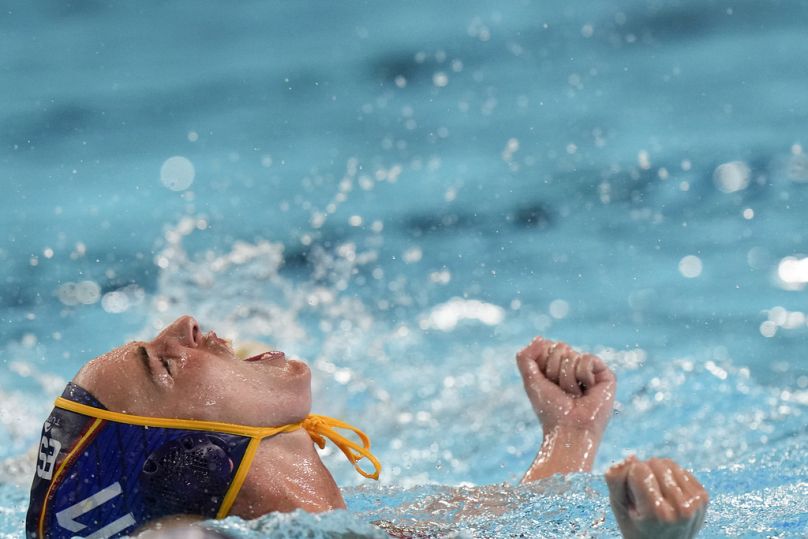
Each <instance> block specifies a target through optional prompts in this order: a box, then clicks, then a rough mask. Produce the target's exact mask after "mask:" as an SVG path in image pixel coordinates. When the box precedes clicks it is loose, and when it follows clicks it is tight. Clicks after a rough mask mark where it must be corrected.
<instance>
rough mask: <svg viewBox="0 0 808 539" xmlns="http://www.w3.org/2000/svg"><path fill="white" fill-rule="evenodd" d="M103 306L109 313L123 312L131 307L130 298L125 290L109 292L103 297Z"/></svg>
mask: <svg viewBox="0 0 808 539" xmlns="http://www.w3.org/2000/svg"><path fill="white" fill-rule="evenodd" d="M101 307H102V308H103V309H104V310H105V311H107V312H108V313H122V312H124V311H126V310H128V309H129V298H128V297H126V294H124V293H123V292H118V291H117V290H116V291H114V292H107V293H106V294H104V297H102V298H101Z"/></svg>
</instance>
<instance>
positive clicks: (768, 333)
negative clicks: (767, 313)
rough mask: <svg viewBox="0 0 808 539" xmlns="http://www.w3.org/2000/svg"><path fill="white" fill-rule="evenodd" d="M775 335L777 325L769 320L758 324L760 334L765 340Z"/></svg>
mask: <svg viewBox="0 0 808 539" xmlns="http://www.w3.org/2000/svg"><path fill="white" fill-rule="evenodd" d="M776 333H777V324H775V323H774V322H772V321H771V320H766V321H764V322H763V323H761V324H760V334H761V335H763V336H764V337H766V338H771V337H774V336H775V334H776Z"/></svg>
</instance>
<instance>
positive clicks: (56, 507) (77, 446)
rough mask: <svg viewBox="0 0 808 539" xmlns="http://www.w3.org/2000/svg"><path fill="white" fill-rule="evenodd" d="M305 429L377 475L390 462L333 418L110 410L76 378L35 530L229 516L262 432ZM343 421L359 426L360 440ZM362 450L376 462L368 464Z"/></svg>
mask: <svg viewBox="0 0 808 539" xmlns="http://www.w3.org/2000/svg"><path fill="white" fill-rule="evenodd" d="M297 429H305V430H306V431H307V432H308V433H309V436H311V438H312V441H313V443H315V444H317V445H318V446H320V447H321V448H322V447H323V446H324V445H325V440H326V438H327V439H329V440H331V441H332V442H333V443H334V444H336V445H337V447H339V448H340V450H341V451H342V452H343V454H344V455H345V456H346V457H347V458H348V460H349V461H350V462H351V463H352V464H353V465H354V468H355V469H356V470H357V471H358V472H359V473H360V474H362V475H364V476H365V477H370V478H373V479H378V477H379V473H380V471H381V464H379V461H378V460H377V459H376V457H374V456H373V454H372V453H371V452H370V440H369V439H368V437H367V436H365V434H364V433H363V432H362V431H360V430H358V429H357V428H355V427H352V426H351V425H349V424H347V423H344V422H342V421H339V420H337V419H334V418H331V417H327V416H321V415H314V414H312V415H309V416H308V417H307V418H306V419H304V420H303V421H301V422H299V423H294V424H289V425H281V426H278V427H253V426H247V425H236V424H231V423H221V422H211V421H198V420H192V419H169V418H161V417H144V416H136V415H130V414H123V413H120V412H113V411H110V410H107V409H106V408H105V407H104V406H103V405H102V404H101V403H100V402H99V401H98V399H96V398H95V397H93V396H92V395H91V394H90V393H89V392H88V391H86V390H84V389H83V388H81V387H79V386H77V385H76V384H73V383H69V384H68V385H67V388H65V390H64V392H63V393H62V397H60V398H58V399H56V403H55V407H54V409H53V410H52V411H51V413H50V415H49V416H48V419H47V420H46V421H45V424H44V426H43V427H42V437H41V439H40V442H39V455H38V459H37V468H36V474H35V476H34V482H33V484H32V486H31V500H30V503H29V505H28V516H27V519H26V525H25V529H26V533H27V535H28V537H30V538H49V539H50V538H52V539H71V538H74V537H83V538H85V539H108V538H112V537H120V536H121V535H124V534H127V533H131V532H134V531H136V530H138V529H139V528H140V527H142V526H143V525H144V524H146V523H148V522H150V521H152V520H156V519H159V518H162V517H165V516H169V515H197V516H200V517H203V518H224V517H226V516H227V515H228V514H229V512H230V508H231V507H232V505H233V502H234V501H235V499H236V496H237V495H238V493H239V490H240V489H241V486H242V484H243V483H244V480H245V478H246V477H247V472H248V471H249V467H250V464H251V463H252V459H253V457H254V456H255V453H256V451H257V450H258V445H259V444H260V442H261V440H263V439H265V438H268V437H271V436H275V435H277V434H280V433H284V432H291V431H294V430H297ZM334 429H346V430H349V431H352V432H353V433H354V434H355V435H356V436H358V437H359V439H360V441H361V445H360V444H358V443H356V442H353V441H351V440H348V439H347V438H345V437H343V436H342V435H341V434H339V433H338V432H336V431H335V430H334ZM361 459H367V460H369V461H370V462H371V463H372V464H373V467H374V468H375V471H374V472H366V471H365V470H363V469H362V468H360V467H359V465H358V464H357V462H358V461H360V460H361ZM77 534H81V535H80V536H79V535H77Z"/></svg>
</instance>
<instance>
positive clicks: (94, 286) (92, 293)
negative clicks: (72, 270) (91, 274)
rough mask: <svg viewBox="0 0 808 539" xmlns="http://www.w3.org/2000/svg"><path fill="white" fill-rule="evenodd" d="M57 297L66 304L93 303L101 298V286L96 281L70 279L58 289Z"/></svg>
mask: <svg viewBox="0 0 808 539" xmlns="http://www.w3.org/2000/svg"><path fill="white" fill-rule="evenodd" d="M56 297H57V298H59V301H61V302H62V303H63V304H65V305H70V306H73V305H79V304H82V305H92V304H93V303H96V302H97V301H98V300H99V299H100V298H101V287H100V286H98V283H96V282H95V281H81V282H79V283H74V282H71V281H68V282H66V283H64V284H62V285H61V286H60V287H59V288H58V289H57V290H56Z"/></svg>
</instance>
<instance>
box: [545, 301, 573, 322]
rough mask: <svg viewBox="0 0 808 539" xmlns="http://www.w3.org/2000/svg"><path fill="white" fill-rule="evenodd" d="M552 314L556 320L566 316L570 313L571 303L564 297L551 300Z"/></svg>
mask: <svg viewBox="0 0 808 539" xmlns="http://www.w3.org/2000/svg"><path fill="white" fill-rule="evenodd" d="M549 311H550V316H552V317H553V318H555V319H556V320H561V319H562V318H566V317H567V315H568V314H570V304H569V303H567V302H566V301H564V300H563V299H556V300H553V301H552V302H550V309H549Z"/></svg>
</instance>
